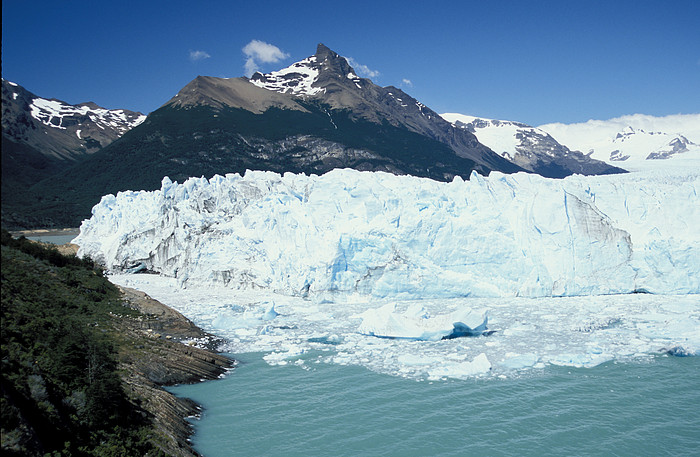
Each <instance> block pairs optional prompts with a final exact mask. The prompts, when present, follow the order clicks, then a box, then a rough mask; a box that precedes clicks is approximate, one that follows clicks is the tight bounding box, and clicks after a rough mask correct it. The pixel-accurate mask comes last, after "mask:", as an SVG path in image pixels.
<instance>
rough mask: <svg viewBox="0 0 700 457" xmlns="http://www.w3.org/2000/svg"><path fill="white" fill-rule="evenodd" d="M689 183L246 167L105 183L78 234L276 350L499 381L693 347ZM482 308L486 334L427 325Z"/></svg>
mask: <svg viewBox="0 0 700 457" xmlns="http://www.w3.org/2000/svg"><path fill="white" fill-rule="evenodd" d="M699 195H700V168H698V167H694V168H693V167H685V168H675V167H669V168H666V169H660V168H658V169H655V170H652V171H647V172H643V173H641V172H638V173H629V174H625V175H608V176H597V177H583V176H571V177H568V178H566V179H561V180H554V179H546V178H542V177H539V176H536V175H529V174H525V173H519V174H515V175H503V174H500V173H493V174H492V175H491V176H490V177H482V176H478V175H476V174H474V175H472V176H471V178H470V180H469V181H463V180H461V179H456V180H455V181H453V182H452V183H438V182H435V181H431V180H428V179H421V178H414V177H406V176H403V177H399V176H394V175H390V174H385V173H365V172H357V171H354V170H335V171H333V172H330V173H327V174H326V175H323V176H305V175H294V174H285V175H284V176H280V175H278V174H275V173H269V172H249V173H246V175H245V176H243V177H241V176H239V175H228V176H226V177H215V178H213V179H211V180H209V181H208V180H206V179H190V180H188V181H187V182H186V183H184V184H177V183H172V182H170V180H168V179H165V180H164V181H163V186H162V188H161V190H159V191H154V192H125V193H120V194H119V195H117V196H116V197H115V196H106V197H104V198H103V199H102V201H101V203H100V204H99V205H97V206H96V207H95V208H94V209H93V217H92V218H91V219H90V220H87V221H85V222H84V223H83V225H82V227H81V234H80V235H79V236H78V238H77V239H76V240H75V242H76V243H77V244H79V245H80V254H81V255H82V254H89V255H90V256H92V257H93V258H96V259H98V260H100V261H103V262H104V263H105V264H106V265H107V266H108V267H109V268H111V269H113V270H114V271H115V272H119V271H125V269H128V268H132V267H133V268H135V269H138V268H143V267H145V268H148V269H152V270H155V271H158V272H161V273H162V276H157V275H135V274H130V275H125V274H115V275H113V276H112V277H111V278H112V280H113V281H114V282H116V283H118V284H122V285H126V286H129V287H135V288H137V289H140V290H144V291H145V292H147V293H148V294H150V295H151V296H153V297H154V298H156V299H158V300H161V301H162V302H164V303H166V304H168V305H170V306H173V307H175V308H176V309H178V310H179V311H181V312H183V314H185V315H186V316H188V317H190V318H191V319H193V320H194V321H195V323H197V324H198V325H201V326H202V327H204V328H205V329H207V330H210V331H212V332H215V333H217V334H220V335H222V336H225V337H227V338H229V339H230V343H229V346H228V348H227V349H228V350H230V351H232V352H249V351H264V352H267V353H268V354H267V355H266V356H265V359H266V360H267V361H268V363H270V364H287V363H294V364H298V365H300V366H302V367H307V368H308V367H311V366H312V364H313V363H315V362H329V363H341V364H357V365H362V366H366V367H368V368H369V369H372V370H375V371H378V372H382V373H387V374H392V375H398V376H407V377H410V378H415V379H442V378H446V377H453V378H465V377H472V376H510V375H512V374H514V373H519V372H520V371H521V370H532V369H539V368H542V367H545V366H547V365H548V364H555V365H566V366H577V367H590V366H595V365H597V364H600V363H603V362H606V361H610V360H627V359H629V358H639V357H642V358H643V357H649V356H650V355H653V354H659V353H665V352H666V351H669V350H670V351H671V352H673V353H675V354H682V355H689V354H692V355H697V354H698V353H699V351H700V295H698V294H700V230H698V227H700V204H698V203H699V202H698V196H699ZM633 291H645V292H650V293H642V294H633V293H632V292H633ZM382 307H386V308H382ZM371 310H375V311H371ZM368 311H369V312H368ZM448 314H450V316H448ZM456 316H465V317H463V318H462V317H456ZM480 316H484V317H487V327H488V330H489V331H491V330H495V333H493V334H490V335H488V336H486V334H482V333H479V334H481V335H482V336H475V337H467V338H456V339H449V340H440V339H439V336H440V335H447V334H449V333H450V332H451V331H452V330H453V329H459V328H463V326H462V325H457V324H465V325H466V326H468V327H471V328H474V327H475V326H478V325H479V323H480V322H481V320H480ZM421 319H423V320H421ZM453 319H462V320H464V321H468V322H451V320H453ZM382 332H385V334H382ZM426 335H427V336H426ZM383 336H386V337H392V336H394V337H395V336H398V337H399V338H398V339H391V338H382V337H383ZM436 336H437V337H436Z"/></svg>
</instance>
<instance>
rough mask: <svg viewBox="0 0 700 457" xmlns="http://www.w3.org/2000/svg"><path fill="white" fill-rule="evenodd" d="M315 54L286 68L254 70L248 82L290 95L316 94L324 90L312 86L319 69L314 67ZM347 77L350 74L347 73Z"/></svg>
mask: <svg viewBox="0 0 700 457" xmlns="http://www.w3.org/2000/svg"><path fill="white" fill-rule="evenodd" d="M315 63H316V56H311V57H307V58H306V59H304V60H301V61H299V62H296V63H294V64H292V65H291V66H289V67H287V68H283V69H281V70H279V71H273V72H271V73H266V74H262V73H260V72H256V73H255V74H254V75H253V76H252V77H251V78H250V82H251V83H253V84H255V85H256V86H258V87H261V88H263V89H267V90H272V91H275V92H280V93H283V94H291V95H317V94H321V93H323V92H325V89H324V88H323V87H314V83H315V82H316V80H317V79H318V74H319V70H318V69H317V68H314V64H315ZM348 78H350V76H349V75H348Z"/></svg>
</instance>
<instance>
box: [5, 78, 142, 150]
mask: <svg viewBox="0 0 700 457" xmlns="http://www.w3.org/2000/svg"><path fill="white" fill-rule="evenodd" d="M145 119H146V116H144V115H143V114H141V113H137V112H134V111H129V110H123V109H116V110H109V109H105V108H101V107H99V106H97V105H96V104H94V103H92V102H88V103H80V104H78V105H71V104H69V103H66V102H63V101H61V100H56V99H46V98H42V97H38V96H36V95H34V94H33V93H31V92H29V91H28V90H26V89H24V88H23V87H22V86H20V85H18V84H16V83H13V82H10V81H6V80H5V79H3V80H2V133H3V137H7V138H8V139H9V140H11V141H13V142H15V143H20V144H24V145H27V146H30V147H32V148H34V149H36V150H37V151H38V152H39V153H41V154H44V155H46V156H49V157H52V158H56V159H59V160H69V161H73V160H75V159H76V158H78V157H80V156H82V155H84V154H89V153H92V152H95V151H97V150H98V149H100V148H102V147H104V146H107V145H108V144H110V143H111V142H112V141H114V140H116V139H117V138H119V137H120V136H122V135H123V134H124V133H126V132H127V131H129V130H130V129H132V128H133V127H135V126H137V125H139V124H140V123H142V122H143V121H144V120H145Z"/></svg>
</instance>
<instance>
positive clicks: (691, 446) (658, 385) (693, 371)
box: [172, 353, 700, 457]
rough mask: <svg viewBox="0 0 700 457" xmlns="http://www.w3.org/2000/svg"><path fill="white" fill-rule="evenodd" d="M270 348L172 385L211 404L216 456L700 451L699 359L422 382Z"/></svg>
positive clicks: (210, 433)
mask: <svg viewBox="0 0 700 457" xmlns="http://www.w3.org/2000/svg"><path fill="white" fill-rule="evenodd" d="M263 355H264V354H261V353H248V354H236V355H234V357H235V358H236V359H238V360H239V361H240V364H239V365H238V366H237V367H236V368H235V370H234V371H233V372H232V373H230V374H229V375H228V376H227V377H225V378H223V379H221V380H217V381H211V382H205V383H200V384H196V385H189V386H177V387H174V388H173V389H172V391H174V392H175V393H176V394H177V395H181V396H186V397H190V398H192V399H194V400H195V401H197V402H198V403H199V404H201V405H202V406H203V408H204V410H203V413H202V416H201V418H199V419H193V424H194V427H195V435H194V436H193V438H192V441H193V444H194V446H195V449H197V450H198V451H199V452H201V453H202V454H203V455H204V456H209V457H215V456H236V455H237V456H262V455H269V456H272V455H274V456H359V455H362V456H465V455H482V456H530V455H532V456H541V455H561V456H569V455H592V456H641V455H648V456H662V455H666V456H694V455H695V456H697V455H700V358H698V357H669V356H656V357H653V358H649V359H646V360H641V361H632V362H608V363H605V364H602V365H599V366H597V367H594V368H571V367H557V366H548V367H547V368H544V369H541V370H532V371H530V372H528V373H526V374H524V375H522V376H520V377H513V378H506V379H499V378H494V377H492V378H488V379H471V380H444V381H435V382H428V381H420V382H419V381H415V380H410V379H405V378H402V377H399V376H390V375H385V374H378V373H375V372H372V371H370V370H368V369H366V368H363V367H358V366H344V365H337V364H330V363H323V362H321V363H317V364H313V363H306V364H304V365H303V366H297V365H293V364H290V365H285V366H269V365H268V364H267V363H266V362H265V361H264V360H263V359H262V356H263ZM309 357H313V354H310V355H309Z"/></svg>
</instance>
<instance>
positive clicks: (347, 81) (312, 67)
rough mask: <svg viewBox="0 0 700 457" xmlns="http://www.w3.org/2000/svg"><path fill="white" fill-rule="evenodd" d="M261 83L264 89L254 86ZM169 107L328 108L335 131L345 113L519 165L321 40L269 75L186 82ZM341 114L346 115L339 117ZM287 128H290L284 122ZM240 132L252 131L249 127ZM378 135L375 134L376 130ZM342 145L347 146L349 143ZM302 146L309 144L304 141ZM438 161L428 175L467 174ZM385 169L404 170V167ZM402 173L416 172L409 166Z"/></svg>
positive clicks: (475, 157) (489, 166)
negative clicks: (360, 72)
mask: <svg viewBox="0 0 700 457" xmlns="http://www.w3.org/2000/svg"><path fill="white" fill-rule="evenodd" d="M258 88H259V89H263V90H262V91H261V90H255V89H258ZM310 105H311V106H310ZM165 106H175V107H180V108H188V107H191V106H212V107H216V108H219V109H220V108H222V107H228V108H242V109H245V110H247V111H251V112H255V113H264V112H266V111H267V110H268V109H270V108H279V109H284V110H291V111H301V112H305V113H309V112H312V111H316V112H319V111H320V112H321V113H323V114H322V116H321V117H322V118H323V119H324V121H325V123H326V124H327V125H328V126H330V127H331V128H333V129H334V130H338V129H342V130H344V131H345V133H346V134H350V130H351V129H353V127H354V126H353V124H352V123H345V124H341V122H342V120H343V118H347V119H348V120H350V121H352V122H357V123H364V122H370V123H371V124H374V125H375V126H380V130H381V126H382V124H388V125H390V126H392V127H394V128H398V129H401V130H407V131H409V132H413V133H417V134H419V135H422V136H425V137H427V138H429V139H431V140H433V141H437V142H439V143H442V144H444V145H447V146H448V147H449V148H450V149H452V151H453V153H454V154H456V155H457V156H458V157H461V158H464V159H467V160H471V161H473V162H474V163H475V168H476V169H478V170H479V171H480V172H482V173H488V172H489V171H491V170H499V171H504V172H513V171H518V170H519V168H518V167H517V166H514V165H513V164H512V163H510V162H508V161H506V160H503V159H502V158H501V157H500V156H498V155H497V154H493V152H492V151H490V150H489V149H488V148H486V147H484V146H483V145H482V144H480V143H479V142H478V140H477V139H476V138H475V137H474V135H472V134H471V133H470V132H466V131H461V130H459V129H455V128H453V127H452V125H450V124H449V123H448V122H446V121H445V120H443V119H442V118H441V117H440V116H439V115H438V114H437V113H435V112H434V111H432V110H431V109H429V108H428V107H426V106H425V105H423V104H422V103H420V102H418V101H417V100H416V99H414V98H413V97H411V96H410V95H408V94H406V93H405V92H403V91H402V90H401V89H398V88H396V87H393V86H388V87H380V86H378V85H376V84H374V83H373V82H372V81H371V80H369V79H366V78H360V77H359V76H357V74H356V72H355V70H354V69H353V68H352V67H351V66H350V64H349V63H348V61H347V59H346V58H344V57H342V56H340V55H338V54H337V53H335V52H334V51H332V50H330V49H329V48H328V47H326V46H324V45H323V44H319V45H318V47H317V50H316V54H314V55H312V56H310V57H308V58H306V59H303V60H301V61H299V62H296V63H294V64H292V65H291V66H289V67H287V68H284V69H282V70H279V71H274V72H271V73H267V74H262V73H259V72H256V73H255V74H253V75H252V77H251V78H250V79H248V78H231V79H226V78H213V77H202V76H200V77H198V78H196V79H195V80H194V81H192V82H191V83H190V84H188V85H187V86H185V87H184V88H183V89H182V90H181V91H180V92H179V93H178V94H177V95H176V96H175V97H173V99H171V100H170V101H169V102H168V103H166V105H165ZM338 117H340V118H341V119H340V120H338V119H337V118H338ZM336 121H338V122H336ZM302 125H303V123H302ZM285 130H287V131H290V130H291V129H290V128H288V127H285ZM356 130H358V131H357V132H354V133H353V135H354V136H356V137H361V136H362V135H365V136H366V135H367V134H366V133H363V132H361V131H359V130H361V129H356ZM292 132H293V130H292ZM241 133H242V134H243V135H246V134H247V132H241ZM294 133H302V134H309V133H311V134H313V135H314V136H317V135H318V131H317V129H315V131H313V132H308V131H307V132H303V131H299V132H294ZM336 133H337V132H336ZM377 134H378V135H379V137H380V141H381V142H383V143H385V144H387V145H388V144H390V142H391V141H392V138H391V134H390V133H387V132H377ZM373 135H374V136H376V134H373ZM285 136H286V140H287V143H288V144H289V143H294V144H297V142H298V140H299V138H298V137H295V136H294V135H289V134H288V133H287V134H286V135H285ZM328 136H329V135H327V134H325V135H323V137H324V139H328V138H327V137H328ZM336 136H337V135H336ZM381 137H384V138H381ZM343 144H344V145H347V142H344V143H343ZM363 146H364V147H363V149H365V148H366V149H367V151H368V152H369V153H370V155H372V153H376V152H377V151H376V150H374V148H372V147H371V146H370V145H363ZM299 147H300V148H304V149H307V148H308V146H307V145H306V144H305V141H304V140H302V143H301V144H299ZM402 149H403V147H402V146H401V145H397V151H396V152H397V153H398V152H399V151H401V150H402ZM318 154H322V151H321V150H316V151H315V152H314V154H313V155H318ZM433 162H434V165H433V166H432V167H430V164H427V165H428V167H430V168H433V172H432V173H430V172H428V173H426V172H424V173H423V175H425V176H430V177H432V178H436V179H451V177H452V176H454V175H455V174H464V172H463V170H460V169H455V170H453V171H451V172H450V171H445V173H444V175H439V174H436V173H435V170H437V169H439V168H441V167H440V166H439V163H441V162H443V160H442V159H441V158H440V154H439V153H438V152H436V157H435V160H433ZM349 166H352V165H349ZM386 169H387V170H389V171H395V172H399V173H401V172H402V171H401V167H398V168H395V169H392V168H391V167H389V168H386ZM313 171H320V170H313ZM403 172H404V173H406V172H408V173H413V172H409V171H408V170H405V171H403ZM419 174H420V173H419ZM467 174H468V173H467Z"/></svg>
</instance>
